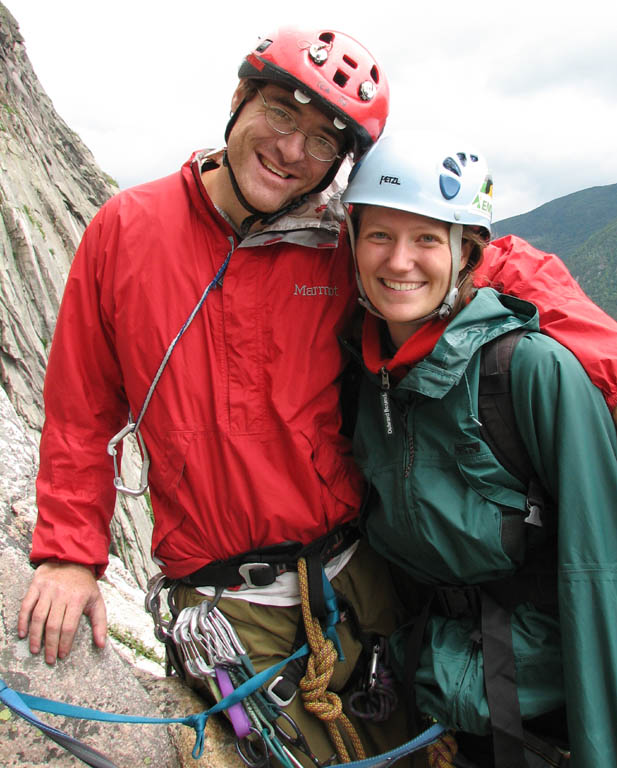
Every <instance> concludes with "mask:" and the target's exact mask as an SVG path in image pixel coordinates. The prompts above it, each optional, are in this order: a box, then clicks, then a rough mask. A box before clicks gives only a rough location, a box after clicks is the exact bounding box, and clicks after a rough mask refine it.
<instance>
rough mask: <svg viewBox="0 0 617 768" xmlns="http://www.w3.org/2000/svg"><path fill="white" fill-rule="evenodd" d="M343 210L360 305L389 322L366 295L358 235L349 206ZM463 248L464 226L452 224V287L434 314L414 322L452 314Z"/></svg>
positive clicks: (431, 313) (456, 294)
mask: <svg viewBox="0 0 617 768" xmlns="http://www.w3.org/2000/svg"><path fill="white" fill-rule="evenodd" d="M343 209H344V212H345V221H346V222H347V231H348V233H349V242H350V244H351V253H352V256H353V262H354V267H355V272H356V283H357V285H358V293H359V294H360V295H359V297H358V304H360V306H362V307H364V309H366V310H367V312H370V313H371V314H372V315H375V317H378V318H379V319H380V320H385V321H386V322H387V319H386V318H385V317H384V316H383V315H382V314H381V312H380V311H379V310H378V309H377V307H376V306H375V305H374V304H373V302H372V301H371V300H370V299H369V297H368V296H367V294H366V291H365V290H364V286H363V285H362V278H361V277H360V270H359V269H358V259H357V258H356V235H355V232H354V228H353V224H352V221H351V217H350V215H349V211H348V210H347V206H346V205H344V206H343ZM462 248H463V226H462V225H461V224H452V225H451V226H450V253H451V258H452V271H451V273H450V285H449V287H448V292H447V293H446V295H445V297H444V300H443V301H442V303H441V305H440V306H439V307H438V308H437V309H434V310H433V311H432V312H429V313H428V315H424V317H419V318H418V319H417V320H416V321H414V322H418V323H421V322H424V321H425V320H430V319H431V318H433V317H437V316H439V318H440V319H441V320H444V319H445V318H447V317H449V316H450V314H451V313H452V309H453V307H454V302H455V301H456V298H457V296H458V288H457V287H456V284H457V282H458V277H459V272H460V268H461V253H462Z"/></svg>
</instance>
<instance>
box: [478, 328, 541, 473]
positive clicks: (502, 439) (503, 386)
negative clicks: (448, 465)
mask: <svg viewBox="0 0 617 768" xmlns="http://www.w3.org/2000/svg"><path fill="white" fill-rule="evenodd" d="M525 334H526V331H524V330H522V329H518V328H517V329H515V330H514V331H509V332H508V333H505V334H503V335H502V336H498V337H497V338H496V339H493V340H492V341H490V342H489V343H488V344H485V345H484V346H483V347H482V352H481V359H480V384H479V391H478V416H479V419H480V421H481V422H482V426H481V427H480V434H481V436H482V439H483V440H484V441H485V442H486V443H487V444H488V446H489V448H490V449H491V451H492V452H493V454H494V455H495V458H496V459H497V460H498V461H499V463H500V464H501V465H502V466H503V467H505V469H507V470H508V472H510V474H512V475H514V477H516V478H517V479H518V480H520V481H521V482H522V483H523V484H524V485H525V487H527V486H528V485H529V481H530V479H531V478H532V477H533V476H534V475H535V471H534V469H533V466H532V463H531V459H530V458H529V454H528V453H527V449H526V447H525V445H524V443H523V440H522V438H521V436H520V433H519V430H518V426H517V424H516V418H515V415H514V405H513V402H512V391H511V386H510V364H511V361H512V354H513V352H514V348H515V347H516V345H517V344H518V342H519V341H520V340H521V338H522V337H523V336H525Z"/></svg>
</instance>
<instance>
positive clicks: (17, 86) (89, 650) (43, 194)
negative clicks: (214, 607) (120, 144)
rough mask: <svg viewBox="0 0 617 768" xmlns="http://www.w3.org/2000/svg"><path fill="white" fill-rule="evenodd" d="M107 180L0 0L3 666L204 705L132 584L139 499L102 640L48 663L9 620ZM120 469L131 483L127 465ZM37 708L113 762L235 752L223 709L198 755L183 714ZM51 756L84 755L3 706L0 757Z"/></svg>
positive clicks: (122, 510) (143, 543) (142, 535)
mask: <svg viewBox="0 0 617 768" xmlns="http://www.w3.org/2000/svg"><path fill="white" fill-rule="evenodd" d="M116 191H117V187H116V186H115V185H114V184H113V183H112V181H111V180H110V179H109V178H107V177H106V176H105V175H104V174H103V173H102V172H101V171H100V170H99V169H98V168H97V166H96V164H95V162H94V158H93V157H92V155H91V153H90V152H89V150H88V149H87V148H86V147H85V146H84V144H83V143H82V142H81V140H80V139H79V137H78V136H77V135H76V134H75V133H73V131H71V130H70V128H69V127H68V126H67V125H66V124H65V123H64V122H63V121H62V119H61V118H60V117H59V116H58V115H57V114H56V112H55V110H54V107H53V105H52V103H51V101H50V100H49V98H48V97H47V95H46V94H45V92H44V91H43V89H42V88H41V86H40V84H39V82H38V80H37V77H36V75H35V73H34V71H33V70H32V67H31V64H30V62H29V60H28V57H27V55H26V51H25V47H24V41H23V39H22V37H21V35H20V33H19V28H18V25H17V23H16V21H15V19H14V18H13V17H12V16H11V14H10V13H9V12H8V10H7V9H6V8H5V7H4V6H3V5H1V4H0V384H1V385H2V386H1V387H0V677H1V678H3V679H4V680H5V682H6V683H7V685H9V686H10V687H12V688H15V689H16V690H19V691H23V692H27V693H30V694H34V695H38V696H44V697H48V698H53V699H58V700H63V701H68V702H71V703H75V704H80V705H83V706H88V707H93V708H96V709H105V710H109V711H113V712H126V713H130V714H135V715H141V716H151V717H157V716H158V717H160V716H167V717H171V716H175V717H180V716H184V715H186V714H189V713H191V712H198V711H201V710H203V709H205V705H204V702H203V701H201V700H200V699H199V698H198V697H196V696H195V694H193V693H192V692H191V691H190V690H189V689H188V688H187V687H186V686H184V685H183V684H182V683H180V682H179V681H178V680H177V679H176V680H173V679H168V680H166V679H165V678H164V676H163V674H164V673H163V668H162V666H161V663H160V661H161V657H162V654H163V651H162V646H161V645H160V643H158V641H157V640H156V639H155V638H154V635H153V632H152V626H151V621H150V618H149V617H148V616H146V614H145V613H144V609H143V598H144V593H143V588H144V587H145V584H146V582H147V579H148V577H149V575H151V574H152V573H153V572H154V571H155V569H154V566H153V564H152V563H151V561H150V558H149V546H150V535H151V527H152V526H151V522H150V516H149V511H148V507H147V505H146V503H145V501H144V500H143V499H130V500H129V503H128V504H127V503H126V502H124V501H123V502H122V503H119V504H118V505H117V509H116V515H115V521H114V527H113V530H112V536H113V545H112V552H111V558H110V563H111V564H110V568H109V569H108V573H107V574H106V576H105V578H104V579H103V580H102V582H101V589H102V591H103V593H104V596H105V600H106V603H107V606H108V614H109V623H110V638H109V642H108V644H107V646H106V648H105V649H104V650H102V651H101V650H97V649H95V648H94V646H93V644H92V640H91V633H90V628H89V626H88V625H87V623H86V622H85V620H84V621H82V626H81V627H80V630H79V632H78V636H77V638H76V642H75V645H74V648H73V651H72V653H71V655H70V656H69V657H68V658H67V659H66V660H64V661H62V662H59V663H58V664H57V665H56V666H55V667H53V668H52V667H48V666H47V665H46V664H45V662H44V660H43V659H42V658H40V657H33V656H31V655H30V653H29V650H28V647H27V642H26V641H19V640H18V638H17V631H16V625H17V613H18V609H19V604H20V601H21V598H22V597H23V594H24V593H25V590H26V588H27V584H28V583H29V581H30V576H31V569H30V566H29V564H28V552H29V549H30V541H31V534H32V528H33V525H34V522H35V519H36V503H35V498H34V481H35V477H36V472H37V465H38V450H37V448H38V440H39V437H40V430H41V427H42V424H43V397H42V392H43V378H44V372H45V365H46V358H47V351H48V348H49V344H50V341H51V338H52V335H53V330H54V324H55V319H56V315H57V312H58V307H59V304H60V300H61V296H62V290H63V286H64V283H65V280H66V276H67V273H68V269H69V266H70V262H71V259H72V257H73V253H74V251H75V249H76V248H77V245H78V243H79V240H80V238H81V235H82V233H83V231H84V229H85V227H86V225H87V223H88V222H89V221H90V219H91V218H92V217H93V215H94V214H95V213H96V211H97V210H98V208H99V207H100V206H101V205H102V203H104V202H105V200H106V199H107V198H108V197H110V196H111V195H112V194H114V193H115V192H116ZM123 463H124V464H126V462H123ZM123 470H124V471H125V476H126V477H127V478H128V480H129V482H130V481H131V475H132V474H135V473H136V468H135V467H132V468H131V467H130V466H129V467H126V466H125V467H123ZM136 651H137V652H136ZM146 657H147V658H146ZM163 713H164V715H163ZM41 717H42V719H44V720H46V721H47V722H50V724H52V725H54V726H56V727H58V728H60V729H62V730H66V731H67V732H68V733H70V734H72V735H74V736H75V737H77V738H79V739H82V740H83V741H85V742H87V743H88V744H89V745H90V746H92V747H93V748H95V749H97V750H99V751H100V752H102V753H103V754H104V755H106V756H107V757H108V758H109V759H110V760H111V761H112V762H113V763H114V764H116V765H117V766H118V768H133V766H138V765H156V766H161V767H162V768H176V767H182V766H189V765H191V766H195V768H199V766H222V765H225V766H232V768H233V766H236V765H242V763H240V761H239V759H238V758H237V756H236V753H235V750H234V749H233V736H232V735H230V733H229V732H228V730H226V726H225V725H224V724H223V723H222V722H214V721H212V722H210V723H209V724H208V728H207V732H206V748H205V752H204V756H203V757H202V758H201V759H200V760H198V761H195V760H193V759H192V758H191V756H190V751H191V749H192V747H193V741H194V739H193V732H192V731H191V730H190V729H187V728H185V727H183V726H169V727H166V726H155V725H109V724H104V723H94V722H91V721H81V720H68V719H64V718H55V717H53V716H50V715H41ZM49 764H53V765H54V766H56V765H57V766H59V767H60V766H75V765H78V764H80V765H81V764H82V763H80V762H79V761H78V760H77V759H76V758H74V757H72V756H71V755H69V754H68V753H66V752H64V750H62V749H61V748H59V747H58V746H57V745H56V744H55V743H54V742H52V741H50V740H49V739H47V738H46V737H45V736H43V735H42V734H41V733H40V732H39V731H38V730H36V729H35V728H33V727H32V726H30V725H29V724H27V723H26V722H25V721H23V720H22V719H21V718H18V717H15V716H13V715H11V714H10V712H9V710H7V709H4V708H3V707H2V705H0V765H2V766H6V767H7V768H9V767H10V768H13V767H14V766H27V767H28V768H36V766H47V765H49Z"/></svg>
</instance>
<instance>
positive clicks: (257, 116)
mask: <svg viewBox="0 0 617 768" xmlns="http://www.w3.org/2000/svg"><path fill="white" fill-rule="evenodd" d="M260 91H261V93H262V95H263V98H264V99H265V100H266V102H267V104H268V106H271V107H277V108H279V109H283V110H285V111H286V112H288V113H289V114H290V115H292V116H293V118H294V119H295V121H296V125H297V126H298V128H300V129H301V130H302V131H304V132H305V133H306V134H308V135H310V136H319V137H322V138H324V139H326V140H328V141H329V142H330V143H331V144H334V146H335V147H336V148H337V150H339V149H340V147H341V144H342V142H343V136H342V132H341V131H338V130H337V129H336V128H335V127H334V125H333V123H332V120H331V119H330V118H328V117H326V116H325V115H324V114H322V113H321V112H320V111H319V110H318V109H317V108H316V107H314V106H312V105H311V104H300V103H299V102H298V101H296V99H295V98H294V96H293V93H291V92H289V91H286V90H285V89H283V88H279V87H278V86H276V85H271V84H268V85H264V86H263V87H261V88H260ZM241 100H242V91H241V90H237V91H236V93H235V94H234V100H233V101H232V107H233V109H236V108H237V106H238V105H239V103H240V101H241ZM265 109H266V108H265V106H264V102H263V100H262V98H261V97H260V95H259V93H255V95H254V96H252V97H251V98H250V100H249V101H248V102H247V103H246V104H244V106H243V107H242V111H241V112H240V115H239V117H238V120H237V121H236V123H235V125H234V126H233V128H232V131H231V134H230V136H229V140H228V142H227V156H228V158H229V163H230V165H231V167H232V170H233V173H234V175H235V177H236V181H237V182H238V185H239V187H240V190H241V191H242V194H243V195H244V197H245V198H246V200H247V201H248V202H249V203H250V204H251V205H252V206H253V207H254V208H256V209H257V210H259V211H264V212H266V213H272V212H274V211H278V210H280V209H281V208H283V207H284V206H285V205H287V204H288V203H289V202H291V201H292V200H294V199H295V198H297V197H300V196H301V195H303V194H304V193H305V192H309V191H310V190H311V189H313V187H315V186H316V185H317V184H318V183H319V182H320V181H321V180H322V179H323V177H324V176H325V174H326V173H327V172H328V170H329V169H330V168H331V167H332V162H334V161H332V162H323V161H321V160H316V159H315V158H314V157H312V156H311V155H309V153H308V152H307V151H306V148H305V136H304V135H303V134H302V133H300V131H295V132H294V133H290V134H280V133H277V132H276V131H275V130H274V129H273V128H271V127H270V125H268V123H267V121H266V117H265ZM223 207H224V206H223Z"/></svg>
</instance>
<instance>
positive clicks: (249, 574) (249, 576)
mask: <svg viewBox="0 0 617 768" xmlns="http://www.w3.org/2000/svg"><path fill="white" fill-rule="evenodd" d="M266 571H267V572H268V575H267V576H266V573H265V572H266ZM259 572H261V573H262V574H263V576H265V578H262V577H261V576H257V573H259ZM238 574H239V575H240V576H241V577H242V578H243V579H244V582H245V584H246V585H247V587H253V588H255V589H257V588H259V587H267V586H268V585H269V584H274V581H275V579H276V576H277V573H276V571H275V569H274V567H273V566H272V565H270V563H242V565H239V566H238ZM253 577H254V578H256V579H257V581H253Z"/></svg>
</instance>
